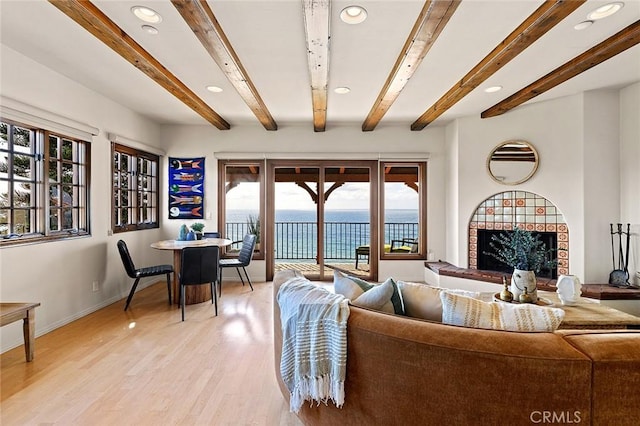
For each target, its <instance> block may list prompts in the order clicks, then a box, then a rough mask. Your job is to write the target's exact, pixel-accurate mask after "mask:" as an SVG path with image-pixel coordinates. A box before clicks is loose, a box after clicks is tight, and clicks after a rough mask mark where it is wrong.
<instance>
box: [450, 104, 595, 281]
mask: <svg viewBox="0 0 640 426" xmlns="http://www.w3.org/2000/svg"><path fill="white" fill-rule="evenodd" d="M582 104H583V101H582V96H572V97H566V98H562V99H557V100H554V101H549V102H543V103H536V104H532V105H529V106H522V107H520V108H516V109H514V110H512V111H510V112H508V113H506V114H503V115H501V116H498V117H494V118H490V119H481V118H480V117H479V116H473V117H466V118H463V119H460V120H458V123H457V125H458V139H457V141H456V142H457V144H458V156H457V165H458V175H457V179H458V187H457V190H450V192H451V195H452V196H454V195H455V194H456V193H457V196H458V211H457V212H448V214H451V215H452V218H453V215H458V218H457V220H456V221H455V222H453V219H452V226H455V227H457V232H459V236H458V242H457V245H458V258H459V264H458V266H461V267H467V266H468V238H469V236H468V231H467V229H468V226H469V220H470V217H471V215H472V214H473V212H474V211H475V210H476V208H477V206H478V204H479V203H481V202H482V201H483V200H485V199H486V198H488V197H490V196H491V195H493V194H495V193H498V192H502V191H507V190H512V189H518V190H523V191H529V192H533V193H536V194H539V195H541V196H543V197H545V198H547V199H548V200H550V201H551V202H553V203H554V204H555V205H556V206H557V207H558V208H559V209H560V211H562V213H563V214H564V216H565V219H566V220H567V222H568V223H569V224H573V225H570V227H569V240H570V259H569V264H570V270H571V272H572V273H574V274H577V275H582V273H583V270H584V262H583V259H584V249H583V247H584V242H583V234H582V232H581V228H582V223H583V215H584V211H583V209H582V204H583V202H582V200H583V196H582V193H583V188H582V181H583V167H582V157H583V154H582V151H583V144H582V139H583V138H582V109H583V108H582ZM512 139H522V140H525V141H528V142H530V143H531V144H532V145H533V146H534V147H535V148H536V150H537V151H538V154H539V157H540V165H539V167H538V171H537V172H536V174H535V175H534V176H533V177H532V178H531V179H530V180H529V181H527V182H525V183H523V184H520V185H517V186H507V185H501V184H499V183H497V182H495V181H494V180H493V179H491V177H490V176H489V175H488V173H487V170H486V158H487V156H488V155H489V153H490V152H491V150H492V149H493V148H494V147H495V146H496V145H497V144H498V143H500V142H503V141H507V140H512ZM448 142H451V141H448ZM452 232H456V231H452Z"/></svg>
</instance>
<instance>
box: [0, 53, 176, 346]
mask: <svg viewBox="0 0 640 426" xmlns="http://www.w3.org/2000/svg"><path fill="white" fill-rule="evenodd" d="M0 48H1V50H0V56H1V57H2V73H1V77H0V78H1V80H0V94H1V95H2V96H3V97H8V98H12V99H15V100H18V101H21V102H23V103H26V104H29V105H32V106H36V107H38V108H41V109H44V110H46V111H50V112H54V113H56V114H59V115H62V116H65V117H68V118H71V119H74V120H77V121H79V122H83V123H87V124H90V125H91V126H94V127H97V128H99V129H100V134H99V135H98V136H96V137H94V138H93V143H92V145H91V151H92V152H91V178H92V179H91V189H92V191H91V231H92V232H91V234H92V235H91V236H90V237H85V238H78V239H71V240H66V241H56V242H48V243H41V244H32V245H23V246H14V247H5V248H2V249H0V300H2V301H3V302H8V301H29V302H40V303H41V304H42V305H41V306H40V307H39V308H37V309H36V335H41V334H43V333H45V332H48V331H50V330H52V329H54V328H57V327H59V326H61V325H63V324H66V323H67V322H69V321H72V320H74V319H76V318H79V317H81V316H83V315H86V314H87V313H89V312H92V311H94V310H96V309H98V308H100V307H102V306H106V305H107V304H110V303H113V302H114V301H117V300H119V299H121V298H122V297H123V296H124V295H126V294H127V293H128V291H129V289H130V286H131V281H132V280H131V279H129V278H128V277H127V276H126V274H125V273H124V269H123V267H122V263H121V261H120V258H119V255H118V253H117V250H116V241H117V240H118V239H119V238H123V239H124V240H125V241H127V243H128V244H129V249H130V251H131V253H132V255H133V256H134V261H135V262H136V263H137V264H138V265H139V266H144V265H145V264H147V265H148V264H152V263H158V262H160V261H162V263H170V262H171V259H170V255H167V254H166V253H160V252H159V251H156V250H153V249H151V248H150V247H149V244H150V243H151V242H153V241H156V240H158V239H160V236H161V231H160V230H146V231H139V232H133V233H125V234H120V235H116V236H108V235H107V231H108V230H109V228H110V223H111V216H110V214H111V211H110V210H111V199H110V194H111V171H110V167H111V163H110V159H111V151H110V143H109V141H108V140H107V139H106V132H114V133H117V134H120V135H123V136H127V137H129V138H131V139H135V140H138V141H142V142H146V143H148V144H152V143H153V141H155V140H157V138H158V135H159V128H158V126H157V125H155V124H153V123H152V122H150V121H149V120H146V119H144V118H143V117H141V116H139V115H137V114H135V113H133V112H131V111H129V110H127V109H125V108H123V107H121V106H119V105H117V104H116V103H114V102H112V101H111V100H109V99H107V98H105V97H103V96H101V95H99V94H97V93H95V92H92V91H90V90H88V89H86V88H85V87H83V86H80V85H79V84H76V83H75V82H73V81H71V80H69V79H68V78H66V77H64V76H62V75H60V74H57V73H55V72H53V71H51V70H50V69H48V68H45V67H43V66H42V65H40V64H38V63H36V62H33V61H32V60H30V59H28V58H26V57H24V56H23V55H21V54H19V53H17V52H15V51H14V50H11V49H9V48H7V47H6V46H3V45H0ZM165 261H166V262H165ZM93 281H98V282H99V285H100V290H99V291H98V292H93V291H92V282H93ZM134 303H135V299H134ZM0 333H1V334H0V337H1V340H2V351H5V350H7V349H9V348H12V347H15V346H17V345H20V344H22V325H21V324H20V322H16V323H14V324H11V325H8V326H5V327H2V329H1V330H0Z"/></svg>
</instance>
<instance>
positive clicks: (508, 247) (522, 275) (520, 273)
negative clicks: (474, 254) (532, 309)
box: [485, 225, 557, 303]
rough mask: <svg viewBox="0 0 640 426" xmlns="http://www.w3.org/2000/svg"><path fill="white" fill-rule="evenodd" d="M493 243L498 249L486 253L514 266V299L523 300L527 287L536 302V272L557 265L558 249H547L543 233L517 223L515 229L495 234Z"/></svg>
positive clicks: (492, 238)
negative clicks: (536, 232)
mask: <svg viewBox="0 0 640 426" xmlns="http://www.w3.org/2000/svg"><path fill="white" fill-rule="evenodd" d="M489 246H491V248H493V250H494V251H491V252H485V254H487V255H489V256H492V257H494V258H496V259H497V260H499V261H500V262H502V263H505V264H507V265H509V266H511V267H512V268H513V274H512V276H511V287H510V290H511V293H513V298H514V300H519V296H520V294H523V293H524V292H525V289H526V293H527V294H528V295H529V296H531V299H532V301H533V302H534V303H535V302H536V301H537V300H538V294H537V290H536V288H537V287H536V275H535V274H536V273H538V272H540V270H541V269H543V268H553V267H555V265H556V263H557V259H553V258H552V253H553V252H554V250H552V249H547V248H546V246H545V244H544V242H542V241H541V240H540V236H539V235H534V234H533V233H532V232H529V231H526V230H524V229H521V228H520V227H518V226H516V225H514V227H513V231H510V232H508V233H504V232H501V233H500V234H499V235H493V236H492V237H491V242H490V243H489Z"/></svg>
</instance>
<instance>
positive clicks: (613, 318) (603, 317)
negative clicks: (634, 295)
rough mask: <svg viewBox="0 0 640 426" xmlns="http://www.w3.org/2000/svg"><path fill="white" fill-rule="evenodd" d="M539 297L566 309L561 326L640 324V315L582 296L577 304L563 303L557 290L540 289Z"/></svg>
mask: <svg viewBox="0 0 640 426" xmlns="http://www.w3.org/2000/svg"><path fill="white" fill-rule="evenodd" d="M538 297H539V298H542V299H543V300H546V301H549V302H551V305H550V307H554V308H560V309H562V310H563V311H564V313H565V315H564V319H563V320H562V323H561V324H560V328H565V329H567V328H595V329H597V328H629V327H634V328H635V327H637V326H640V317H637V316H635V315H631V314H628V313H626V312H622V311H619V310H617V309H614V308H612V307H610V306H606V305H603V304H601V303H599V302H597V301H595V300H592V299H589V298H586V297H580V299H579V300H578V302H577V303H576V305H575V306H568V305H563V304H562V303H561V302H560V299H559V298H558V295H557V294H556V293H555V292H550V291H538Z"/></svg>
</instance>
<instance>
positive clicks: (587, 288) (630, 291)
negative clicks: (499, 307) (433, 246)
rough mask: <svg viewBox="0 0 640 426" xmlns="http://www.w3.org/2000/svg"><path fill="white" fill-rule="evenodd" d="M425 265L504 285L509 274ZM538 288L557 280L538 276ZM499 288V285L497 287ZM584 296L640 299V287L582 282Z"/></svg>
mask: <svg viewBox="0 0 640 426" xmlns="http://www.w3.org/2000/svg"><path fill="white" fill-rule="evenodd" d="M424 266H425V267H426V268H428V269H429V270H431V271H433V272H434V273H436V274H438V275H444V276H449V277H457V278H466V279H468V280H474V281H483V282H488V283H494V284H499V285H502V277H504V276H508V274H504V273H502V272H495V271H483V270H480V269H465V268H458V267H457V266H454V265H452V264H450V263H449V262H442V261H439V262H425V263H424ZM536 281H537V284H538V289H540V290H546V291H556V280H553V279H550V278H537V279H536ZM496 289H498V287H496ZM582 297H588V298H590V299H597V300H640V289H638V288H618V287H612V286H610V285H608V284H582Z"/></svg>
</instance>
